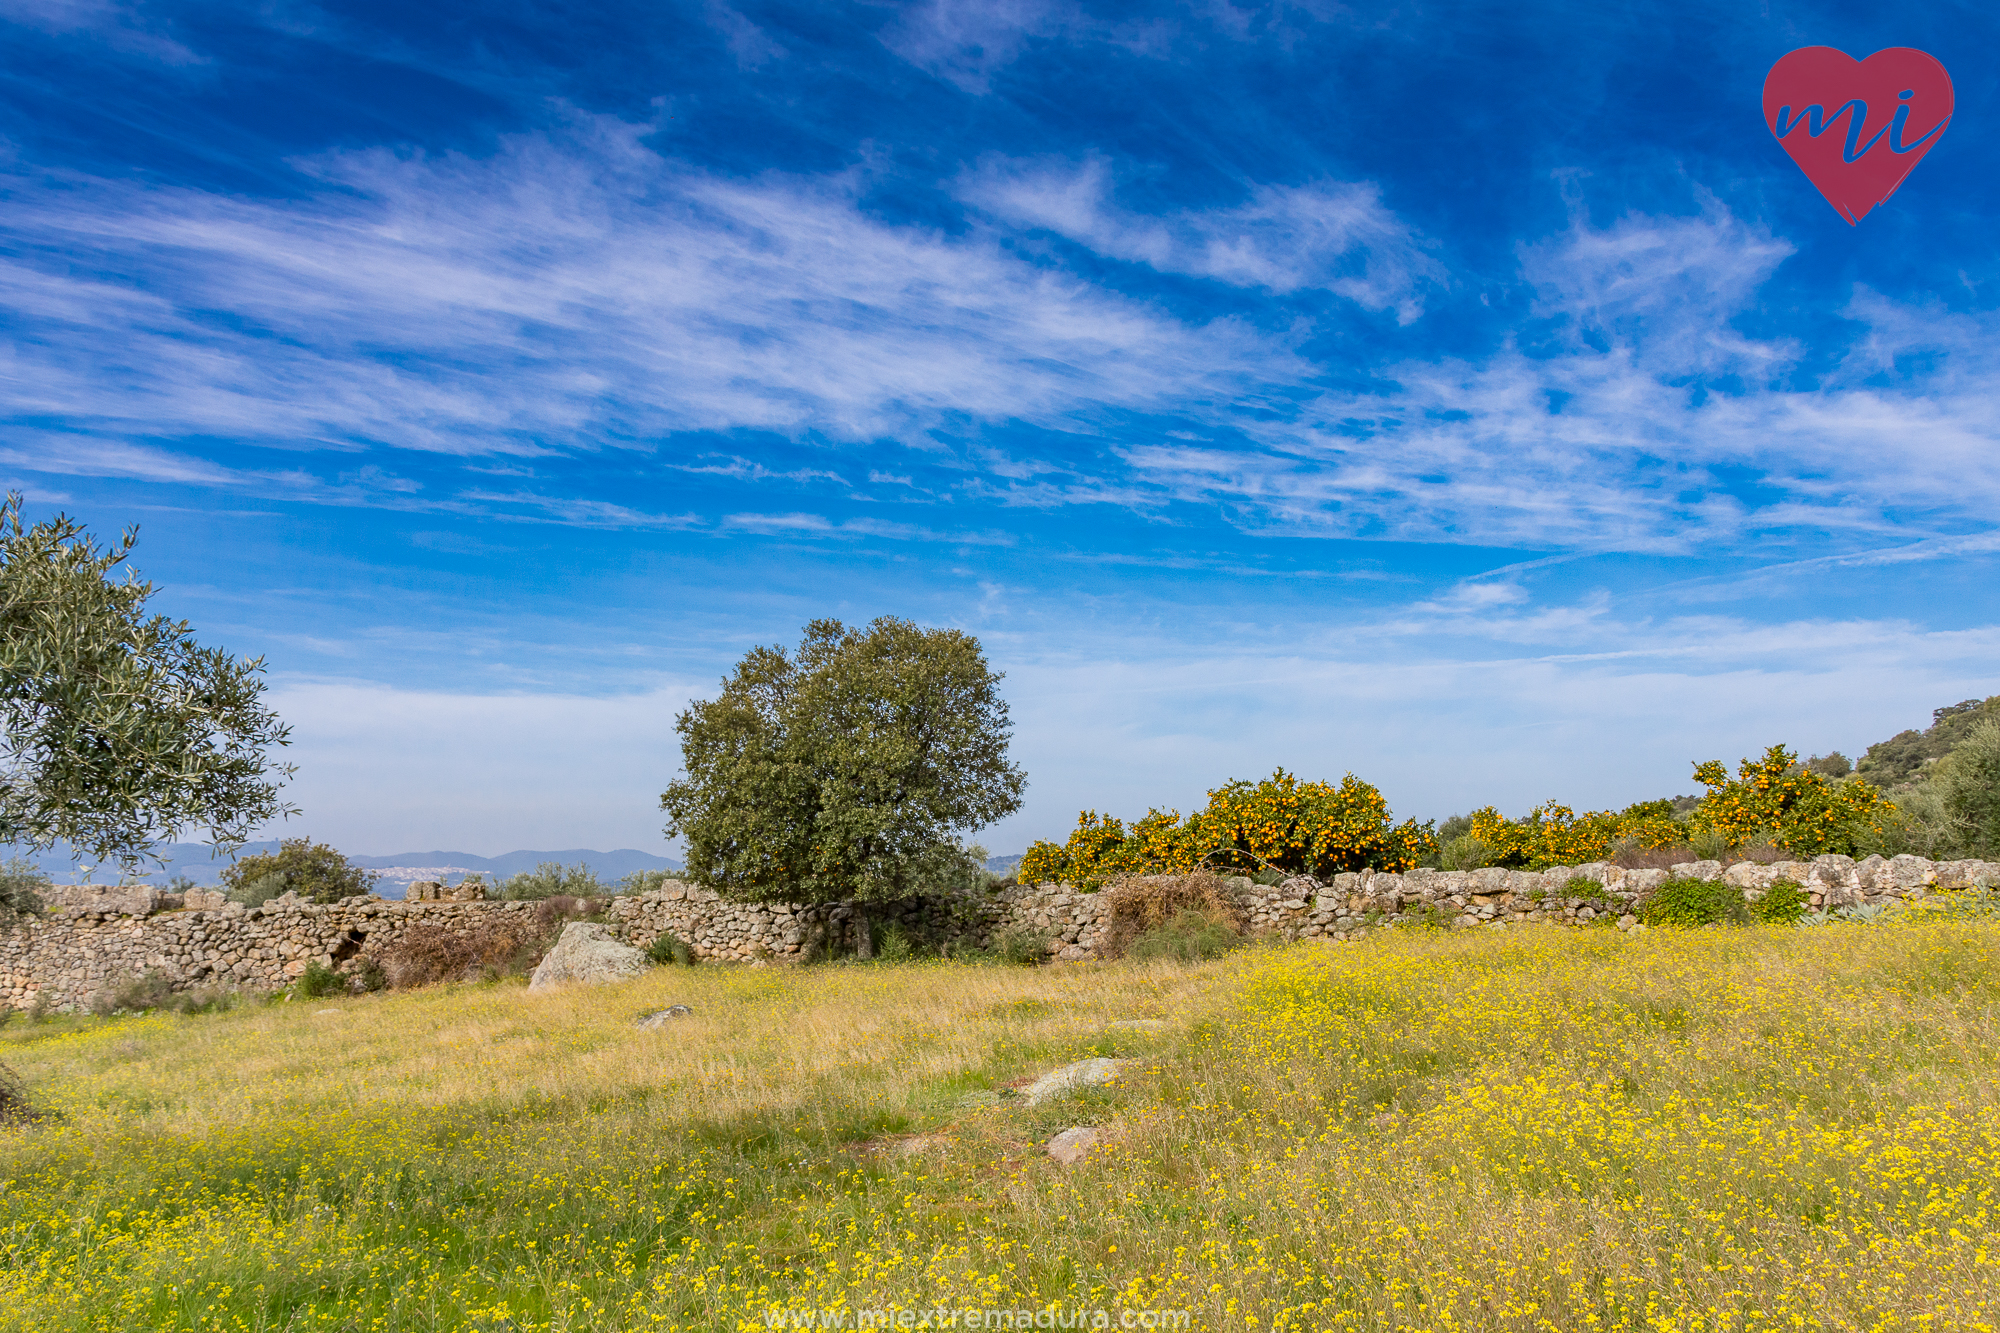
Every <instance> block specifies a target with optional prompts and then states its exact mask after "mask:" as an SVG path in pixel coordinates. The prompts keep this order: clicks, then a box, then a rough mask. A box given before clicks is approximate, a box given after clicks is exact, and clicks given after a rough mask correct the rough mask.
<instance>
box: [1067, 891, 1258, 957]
mask: <svg viewBox="0 0 2000 1333" xmlns="http://www.w3.org/2000/svg"><path fill="white" fill-rule="evenodd" d="M1103 892H1104V894H1105V895H1106V896H1107V897H1108V898H1109V900H1110V904H1111V919H1110V921H1109V922H1108V923H1107V924H1106V926H1105V933H1104V940H1103V942H1102V943H1100V944H1099V945H1098V949H1099V951H1100V952H1101V953H1103V954H1104V955H1105V956H1106V957H1107V958H1122V957H1124V956H1125V951H1126V949H1128V948H1130V947H1131V944H1132V941H1133V940H1136V939H1138V938H1139V937H1140V936H1141V935H1143V934H1145V933H1146V932H1147V931H1149V930H1152V929H1154V928H1155V927H1157V926H1164V925H1166V924H1167V923H1168V922H1170V921H1172V920H1173V919H1174V918H1176V917H1178V916H1180V915H1181V914H1182V913H1184V912H1198V913H1200V914H1201V915H1202V916H1204V917H1206V918H1208V919H1209V920H1211V921H1216V922H1220V923H1221V924H1223V925H1225V926H1227V927H1228V928H1229V929H1230V930H1231V931H1233V932H1235V933H1236V934H1239V935H1240V934H1242V933H1243V928H1244V926H1245V924H1246V922H1245V920H1244V916H1243V909H1242V907H1240V906H1239V905H1238V904H1237V902H1236V899H1235V897H1234V895H1232V894H1231V893H1230V891H1229V885H1228V882H1227V881H1225V880H1224V879H1223V877H1222V876H1220V875H1217V874H1214V873H1213V872H1211V871H1206V870H1199V871H1196V872H1195V873H1194V874H1191V875H1126V876H1121V877H1119V878H1118V879H1114V880H1113V881H1111V883H1110V884H1108V885H1107V886H1105V888H1104V889H1103Z"/></svg>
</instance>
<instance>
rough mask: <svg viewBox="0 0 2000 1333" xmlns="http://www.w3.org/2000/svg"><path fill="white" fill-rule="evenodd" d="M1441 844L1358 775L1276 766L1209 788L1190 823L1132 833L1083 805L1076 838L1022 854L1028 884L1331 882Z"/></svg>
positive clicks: (1159, 817) (1149, 819)
mask: <svg viewBox="0 0 2000 1333" xmlns="http://www.w3.org/2000/svg"><path fill="white" fill-rule="evenodd" d="M1436 848H1437V839H1436V835H1435V834H1434V833H1433V831H1432V827H1431V824H1430V823H1429V821H1425V822H1423V823H1419V822H1417V821H1416V820H1405V821H1403V822H1402V823H1401V824H1391V823H1390V819H1389V805H1388V802H1387V801H1385V800H1383V799H1382V794H1381V793H1380V792H1379V791H1377V790H1376V789H1375V788H1374V787H1373V786H1371V785H1369V784H1368V783H1366V782H1363V781H1361V780H1360V779H1359V778H1357V777H1355V776H1354V775H1353V774H1352V773H1350V774H1348V775H1347V776H1346V777H1344V778H1343V779H1341V781H1340V783H1339V785H1337V786H1336V785H1334V784H1332V783H1326V782H1303V783H1302V782H1300V781H1299V780H1298V779H1297V778H1296V777H1294V776H1292V775H1291V774H1290V773H1287V772H1285V771H1284V770H1283V769H1279V770H1277V771H1276V772H1274V773H1273V774H1272V775H1271V776H1270V777H1268V778H1266V779H1265V780H1264V781H1262V782H1257V783H1252V782H1248V781H1244V780H1241V779H1239V780H1237V781H1234V782H1230V783H1227V784H1225V785H1224V786H1221V787H1218V788H1216V789H1215V790H1214V791H1211V792H1210V793H1209V794H1208V805H1207V806H1206V807H1205V808H1203V809H1201V810H1198V811H1196V812H1195V813H1194V814H1192V815H1190V816H1188V817H1187V818H1186V819H1185V820H1183V819H1182V818H1181V817H1180V813H1179V812H1178V811H1174V810H1158V809H1155V810H1152V811H1150V812H1149V813H1148V814H1147V815H1146V817H1145V818H1144V819H1141V820H1140V821H1138V823H1136V824H1134V825H1133V826H1132V828H1131V830H1130V831H1129V832H1128V831H1127V830H1126V828H1125V826H1124V824H1123V823H1122V822H1121V821H1119V820H1116V819H1112V818H1110V817H1108V816H1099V815H1098V813H1097V812H1096V811H1094V810H1086V811H1084V812H1083V814H1082V815H1081V816H1080V817H1079V818H1078V820H1077V827H1076V831H1075V832H1074V833H1072V834H1070V837H1069V841H1068V842H1067V843H1066V844H1064V845H1062V846H1058V845H1056V844H1055V843H1052V842H1037V843H1035V844H1034V845H1033V846H1032V847H1030V848H1029V849H1028V851H1027V854H1026V855H1025V856H1023V857H1022V858H1021V868H1020V872H1019V873H1020V877H1021V878H1022V880H1024V881H1026V882H1028V883H1046V882H1048V881H1051V880H1060V881H1063V882H1066V883H1070V884H1074V885H1076V886H1077V887H1079V888H1082V889H1095V888H1098V887H1099V886H1101V885H1102V884H1104V883H1105V881H1107V880H1109V879H1110V878H1111V877H1112V876H1114V875H1119V874H1162V873H1174V872H1185V871H1189V870H1193V869H1195V868H1196V867H1203V866H1205V867H1207V868H1209V869H1213V870H1240V871H1257V870H1264V869H1269V870H1276V871H1279V872H1282V873H1285V874H1293V875H1297V874H1310V875H1315V876H1318V877H1319V878H1321V879H1325V878H1327V877H1329V876H1331V875H1335V874H1338V873H1340V872H1341V871H1344V870H1360V869H1362V868H1364V867H1370V866H1372V867H1374V868H1375V869H1378V870H1407V869H1409V868H1410V867H1411V866H1413V865H1415V864H1416V863H1417V862H1418V861H1419V860H1421V859H1422V858H1423V857H1424V856H1426V855H1428V854H1429V853H1430V852H1432V851H1435V850H1436Z"/></svg>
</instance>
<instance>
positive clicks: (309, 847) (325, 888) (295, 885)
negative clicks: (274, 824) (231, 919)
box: [222, 838, 376, 907]
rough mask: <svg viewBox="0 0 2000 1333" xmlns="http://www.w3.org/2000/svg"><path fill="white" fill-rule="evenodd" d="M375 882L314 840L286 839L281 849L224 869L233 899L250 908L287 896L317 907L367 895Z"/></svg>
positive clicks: (369, 872) (366, 872)
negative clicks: (294, 894)
mask: <svg viewBox="0 0 2000 1333" xmlns="http://www.w3.org/2000/svg"><path fill="white" fill-rule="evenodd" d="M375 879H376V876H375V872H374V871H372V870H364V869H362V868H361V867H360V866H357V865H355V864H353V863H352V862H350V861H349V860H348V859H347V858H346V857H344V856H342V855H341V854H340V853H339V852H337V851H335V850H334V849H333V848H331V847H329V846H327V845H326V844H325V843H322V842H314V841H313V840H312V839H310V838H286V839H285V840H284V841H283V842H281V843H279V844H278V850H277V851H275V852H259V853H257V854H256V855H255V856H246V857H244V858H243V859H242V860H240V861H236V862H234V863H232V864H230V865H228V866H225V867H224V868H223V871H222V882H223V883H224V884H225V885H227V886H228V893H229V897H230V900H231V901H232V902H239V903H242V904H244V905H245V906H246V907H257V906H261V905H262V904H264V903H266V902H269V901H270V900H271V899H273V898H275V897H277V896H278V895H279V894H282V893H296V894H298V895H299V896H300V897H301V898H304V899H305V900H306V901H308V902H315V903H336V902H339V901H340V900H341V899H342V898H359V897H366V896H367V895H368V894H370V893H373V892H374V891H375ZM273 881H275V883H274V882H273Z"/></svg>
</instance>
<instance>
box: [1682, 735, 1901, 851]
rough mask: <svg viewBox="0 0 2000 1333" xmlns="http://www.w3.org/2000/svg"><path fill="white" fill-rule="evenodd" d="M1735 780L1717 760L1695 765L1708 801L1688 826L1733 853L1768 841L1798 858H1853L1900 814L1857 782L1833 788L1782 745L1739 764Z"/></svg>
mask: <svg viewBox="0 0 2000 1333" xmlns="http://www.w3.org/2000/svg"><path fill="white" fill-rule="evenodd" d="M1736 774H1737V775H1736V776H1735V777H1734V778H1732V777H1730V776H1729V770H1728V769H1726V768H1724V767H1723V766H1722V761H1721V760H1720V759H1711V760H1709V761H1708V762H1707V763H1705V764H1697V765H1695V770H1694V776H1695V781H1697V782H1699V783H1701V785H1702V786H1704V787H1706V788H1708V794H1707V795H1706V796H1704V797H1702V798H1701V804H1700V805H1698V806H1696V807H1695V811H1694V814H1693V815H1692V816H1690V818H1689V821H1688V822H1689V823H1691V824H1693V825H1694V826H1695V827H1696V828H1705V829H1712V830H1714V831H1715V832H1717V833H1720V834H1721V835H1722V836H1723V837H1725V838H1727V839H1728V840H1729V843H1730V845H1731V846H1732V847H1733V846H1737V845H1739V844H1742V843H1745V842H1748V841H1750V840H1751V839H1753V838H1757V837H1768V838H1770V839H1771V840H1772V841H1773V842H1775V843H1777V844H1778V845H1779V846H1780V847H1783V848H1784V849H1785V850H1786V851H1788V852H1791V853H1793V854H1794V855H1797V856H1819V855H1822V854H1824V853H1827V852H1850V853H1851V852H1853V851H1854V850H1855V839H1856V837H1857V835H1859V834H1860V833H1861V832H1862V831H1864V830H1873V831H1874V832H1877V833H1880V832H1881V831H1882V820H1883V819H1884V818H1885V817H1886V816H1888V815H1891V814H1893V813H1894V812H1895V809H1896V807H1895V806H1893V805H1891V804H1890V803H1889V802H1888V801H1886V800H1884V799H1883V797H1882V793H1881V792H1880V791H1878V790H1876V789H1875V787H1874V786H1872V785H1871V784H1869V783H1867V782H1864V781H1862V780H1860V779H1859V778H1856V779H1852V780H1850V781H1847V782H1829V781H1827V780H1826V779H1825V778H1824V777H1822V776H1820V775H1819V774H1818V773H1815V772H1813V771H1812V770H1811V769H1807V768H1802V767H1800V766H1799V761H1798V756H1797V755H1795V754H1793V753H1792V752H1791V751H1790V750H1787V749H1786V748H1785V747H1784V746H1782V745H1773V746H1772V747H1771V748H1770V749H1768V750H1766V751H1764V757H1763V758H1762V759H1756V760H1751V759H1745V760H1743V761H1741V762H1740V763H1738V764H1737V766H1736Z"/></svg>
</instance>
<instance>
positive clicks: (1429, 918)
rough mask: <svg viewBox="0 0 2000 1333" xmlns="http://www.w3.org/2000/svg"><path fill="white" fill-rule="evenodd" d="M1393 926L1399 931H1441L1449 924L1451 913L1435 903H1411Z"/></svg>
mask: <svg viewBox="0 0 2000 1333" xmlns="http://www.w3.org/2000/svg"><path fill="white" fill-rule="evenodd" d="M1395 924H1396V926H1397V928H1398V929H1400V930H1443V929H1445V928H1446V927H1447V926H1449V925H1450V924H1451V913H1449V912H1447V911H1445V910H1444V909H1443V908H1442V907H1439V906H1438V905H1437V904H1436V903H1424V902H1418V903H1411V904H1410V905H1409V906H1408V907H1405V908H1404V909H1403V916H1402V919H1401V920H1400V921H1397V922H1396V923H1395Z"/></svg>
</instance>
